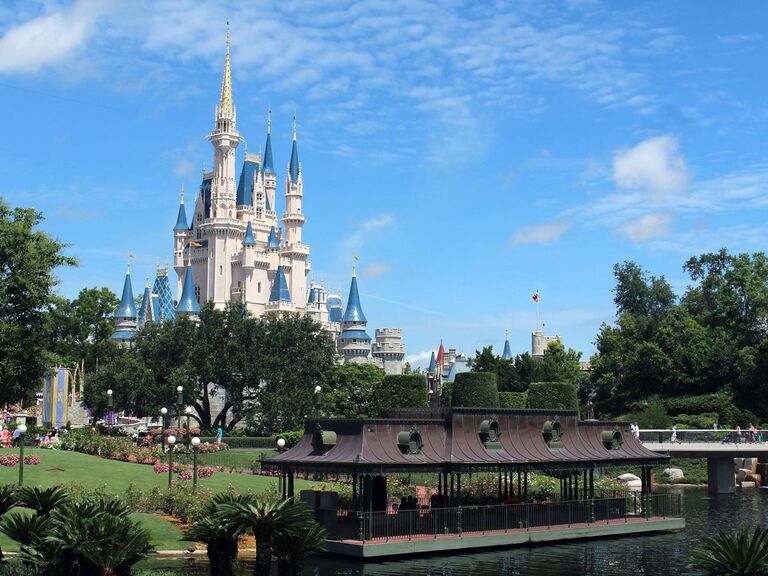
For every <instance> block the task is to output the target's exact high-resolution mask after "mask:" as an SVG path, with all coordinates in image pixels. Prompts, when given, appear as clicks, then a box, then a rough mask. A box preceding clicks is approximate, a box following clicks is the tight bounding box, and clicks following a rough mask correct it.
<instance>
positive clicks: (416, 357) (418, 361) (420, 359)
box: [405, 350, 433, 368]
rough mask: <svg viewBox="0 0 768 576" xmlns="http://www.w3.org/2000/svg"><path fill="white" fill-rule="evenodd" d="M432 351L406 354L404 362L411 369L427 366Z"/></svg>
mask: <svg viewBox="0 0 768 576" xmlns="http://www.w3.org/2000/svg"><path fill="white" fill-rule="evenodd" d="M432 352H433V351H432V350H424V351H423V352H416V353H414V354H406V355H405V361H406V362H408V364H410V365H411V366H412V367H414V368H416V367H419V366H420V367H422V368H424V367H426V366H428V365H429V360H430V359H431V358H432Z"/></svg>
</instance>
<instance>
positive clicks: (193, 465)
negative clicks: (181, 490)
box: [192, 436, 200, 490]
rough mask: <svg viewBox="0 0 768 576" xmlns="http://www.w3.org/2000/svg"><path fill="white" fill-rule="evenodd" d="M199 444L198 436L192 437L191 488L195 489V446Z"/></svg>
mask: <svg viewBox="0 0 768 576" xmlns="http://www.w3.org/2000/svg"><path fill="white" fill-rule="evenodd" d="M198 446H200V438H198V437H197V436H195V437H194V438H192V490H196V489H197V447H198Z"/></svg>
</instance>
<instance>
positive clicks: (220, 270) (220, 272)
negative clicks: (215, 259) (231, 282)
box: [219, 264, 224, 276]
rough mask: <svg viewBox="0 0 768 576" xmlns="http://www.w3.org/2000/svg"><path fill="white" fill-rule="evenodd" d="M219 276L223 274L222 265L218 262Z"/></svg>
mask: <svg viewBox="0 0 768 576" xmlns="http://www.w3.org/2000/svg"><path fill="white" fill-rule="evenodd" d="M219 276H224V266H222V265H221V264H219Z"/></svg>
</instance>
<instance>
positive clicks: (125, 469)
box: [0, 448, 314, 494]
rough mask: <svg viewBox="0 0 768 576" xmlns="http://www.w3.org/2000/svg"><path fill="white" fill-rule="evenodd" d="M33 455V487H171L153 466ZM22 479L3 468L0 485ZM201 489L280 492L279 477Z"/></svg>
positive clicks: (232, 480)
mask: <svg viewBox="0 0 768 576" xmlns="http://www.w3.org/2000/svg"><path fill="white" fill-rule="evenodd" d="M9 452H11V453H18V450H0V454H3V453H9ZM33 454H34V455H36V456H39V457H40V464H38V465H37V466H30V465H27V466H24V484H25V485H29V486H33V485H37V486H55V485H58V484H63V485H65V486H66V485H69V484H78V485H80V486H83V487H86V488H92V489H93V488H103V489H104V490H106V491H107V492H112V493H114V494H119V493H122V492H124V491H125V490H127V489H128V487H129V486H130V485H131V484H132V483H133V484H135V485H136V488H138V489H140V490H143V491H149V490H151V489H152V488H153V487H155V486H160V487H165V486H167V485H168V475H167V474H155V472H154V470H153V469H152V466H149V465H147V464H131V463H130V462H119V461H117V460H107V459H106V458H99V457H97V456H88V455H87V454H81V453H79V452H67V451H63V450H45V449H42V448H30V449H25V450H24V455H25V456H29V455H33ZM174 478H175V476H174ZM18 479H19V468H18V466H15V467H13V468H8V467H4V466H0V484H15V483H16V482H18ZM190 484H191V481H190ZM313 484H314V483H313V482H308V481H306V480H301V479H296V481H295V489H296V492H297V493H298V491H299V490H306V489H308V488H310V487H311V486H312V485H313ZM198 486H200V487H204V488H208V489H210V490H213V491H215V492H220V491H222V490H225V489H227V487H229V486H232V487H233V488H235V489H236V490H238V491H241V492H245V491H248V490H250V491H251V492H266V491H270V490H272V491H274V490H276V487H277V478H274V477H271V476H258V475H253V474H237V473H230V472H216V473H215V474H214V475H213V478H201V479H199V480H198Z"/></svg>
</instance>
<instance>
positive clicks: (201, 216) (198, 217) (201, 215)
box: [197, 212, 203, 222]
mask: <svg viewBox="0 0 768 576" xmlns="http://www.w3.org/2000/svg"><path fill="white" fill-rule="evenodd" d="M197 221H198V222H202V221H203V214H202V212H201V213H199V214H198V215H197Z"/></svg>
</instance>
